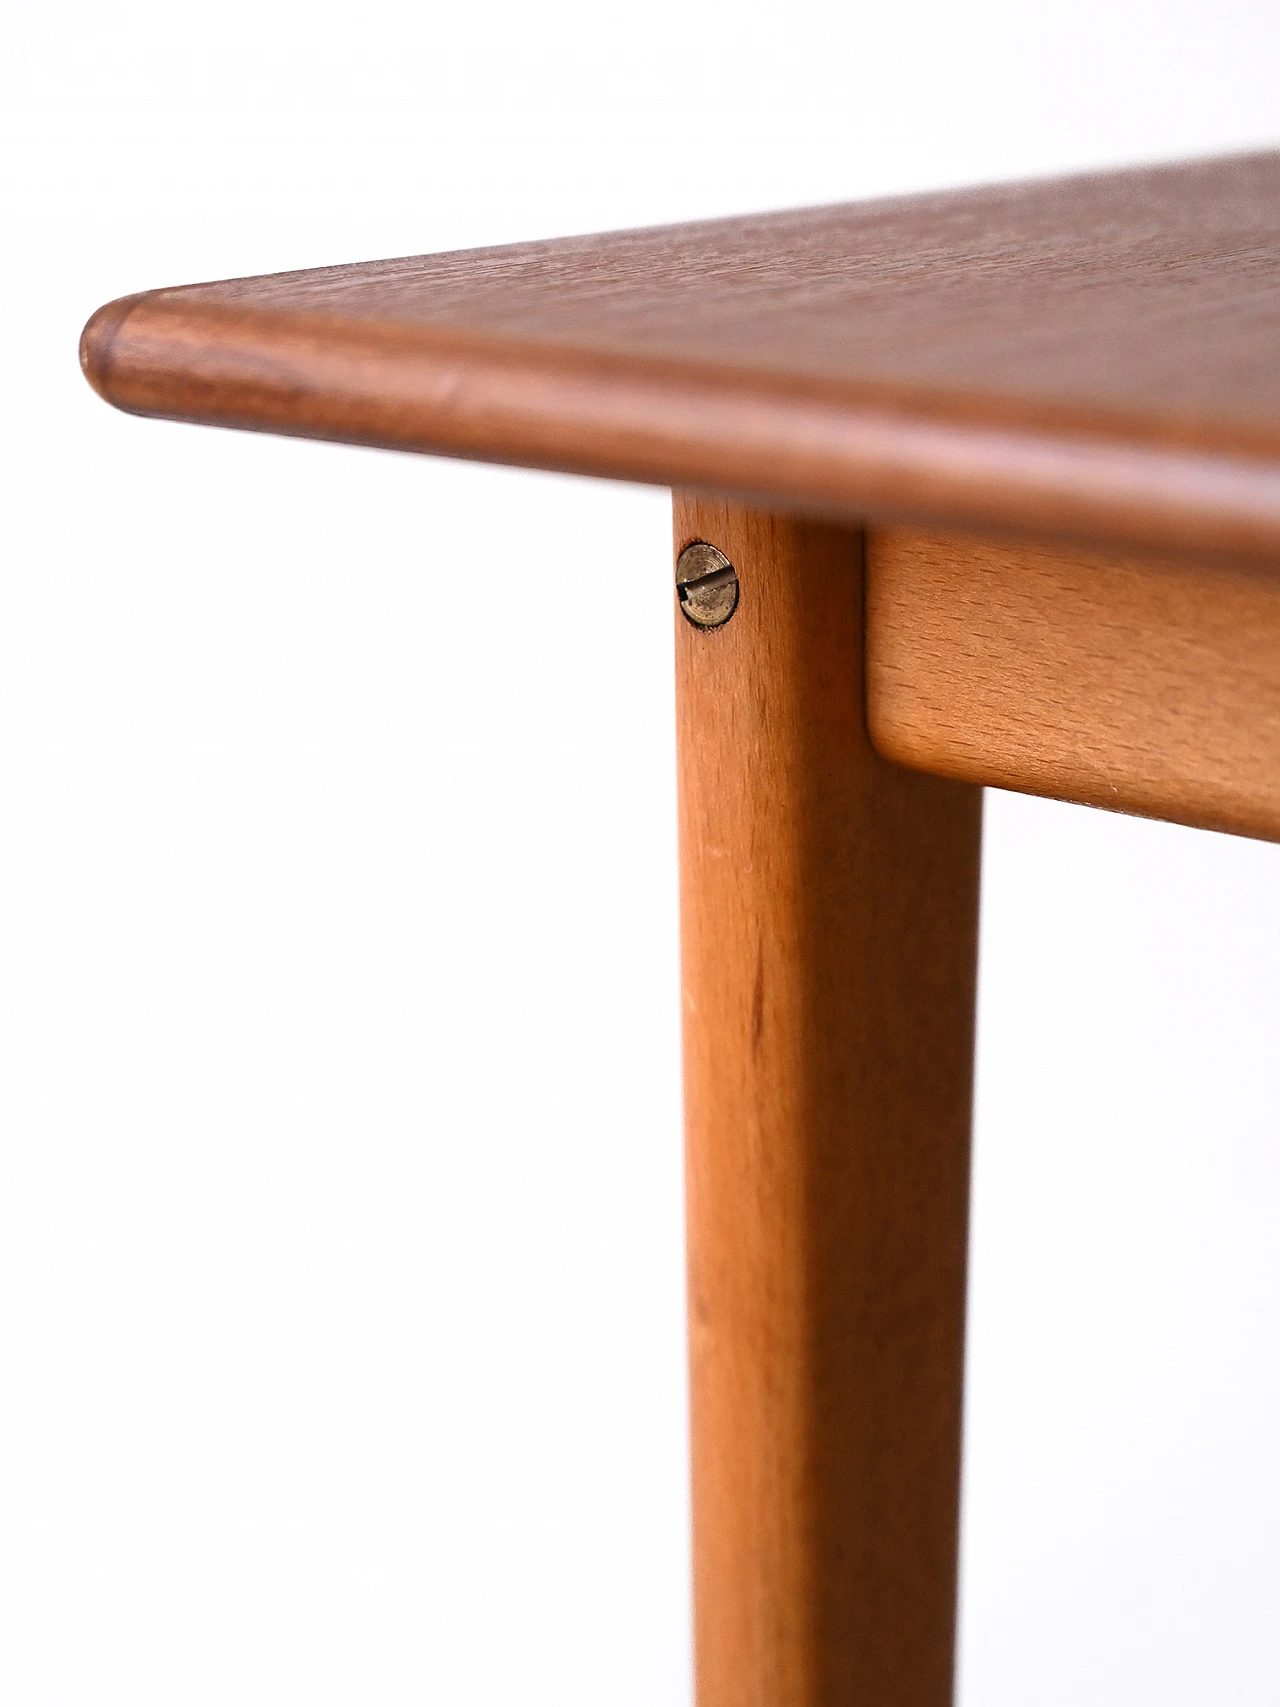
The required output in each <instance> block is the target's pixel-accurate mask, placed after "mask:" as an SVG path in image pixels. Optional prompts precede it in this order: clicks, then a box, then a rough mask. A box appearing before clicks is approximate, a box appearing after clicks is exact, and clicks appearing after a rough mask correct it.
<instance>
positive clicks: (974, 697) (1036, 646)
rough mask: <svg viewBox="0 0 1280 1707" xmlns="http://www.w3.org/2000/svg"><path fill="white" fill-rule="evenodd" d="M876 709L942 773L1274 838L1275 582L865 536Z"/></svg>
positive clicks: (910, 756) (937, 539)
mask: <svg viewBox="0 0 1280 1707" xmlns="http://www.w3.org/2000/svg"><path fill="white" fill-rule="evenodd" d="M867 716H868V722H869V724H870V729H871V736H872V739H873V741H874V742H875V744H876V747H877V748H878V750H879V751H880V752H881V753H883V754H884V755H885V756H886V757H887V758H890V759H894V760H896V761H897V762H898V763H899V764H903V765H910V766H912V767H913V768H915V769H917V770H923V771H929V772H931V773H933V774H934V775H936V776H950V777H957V778H960V779H962V780H963V781H965V782H976V783H990V784H994V785H996V786H998V787H1000V788H1012V789H1021V790H1023V791H1025V792H1027V793H1031V794H1048V795H1053V796H1054V797H1055V798H1057V799H1060V800H1075V801H1082V802H1084V803H1085V804H1087V805H1090V806H1103V807H1108V808H1110V809H1112V810H1115V811H1120V812H1131V813H1135V814H1136V815H1138V816H1139V817H1147V818H1167V819H1171V820H1172V821H1174V822H1175V823H1179V824H1194V825H1196V826H1198V827H1200V828H1203V829H1210V830H1231V831H1234V832H1236V833H1237V834H1239V835H1246V836H1257V837H1261V838H1264V839H1266V840H1271V841H1275V840H1280V574H1278V573H1277V572H1276V570H1275V569H1271V568H1261V567H1250V566H1244V565H1241V564H1239V563H1230V562H1217V563H1214V562H1209V563H1206V562H1188V561H1187V560H1186V559H1184V558H1168V557H1164V558H1162V557H1158V556H1150V555H1148V556H1142V557H1138V556H1133V555H1132V554H1124V553H1119V552H1114V551H1110V552H1108V551H1085V550H1081V549H1080V548H1078V547H1068V546H1052V545H1045V544H1041V543H1037V542H1034V541H1025V540H1024V541H1016V542H1011V541H1008V540H1000V541H990V540H976V539H967V538H963V537H956V536H951V537H946V536H942V535H935V534H928V533H917V532H905V531H897V532H894V531H881V532H873V533H871V534H870V535H869V536H868V538H867Z"/></svg>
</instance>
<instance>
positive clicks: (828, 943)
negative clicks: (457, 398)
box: [675, 497, 981, 1707]
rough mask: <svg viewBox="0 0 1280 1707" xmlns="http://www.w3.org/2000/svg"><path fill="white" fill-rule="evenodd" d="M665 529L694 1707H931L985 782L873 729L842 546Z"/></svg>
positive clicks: (752, 525) (701, 513)
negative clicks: (684, 570) (686, 572)
mask: <svg viewBox="0 0 1280 1707" xmlns="http://www.w3.org/2000/svg"><path fill="white" fill-rule="evenodd" d="M675 532H676V538H675V544H676V549H677V552H678V551H679V550H680V549H681V548H683V547H684V546H685V545H687V544H689V543H690V542H692V541H693V540H695V539H702V540H706V541H708V542H709V543H711V544H713V545H716V546H718V547H719V548H720V549H721V550H722V551H724V552H725V553H726V554H727V555H728V556H729V558H730V559H731V560H732V562H733V563H734V565H735V566H736V568H737V570H738V574H739V578H740V582H741V598H740V603H739V607H738V610H737V613H736V614H735V615H734V617H733V618H732V620H731V621H730V622H729V623H728V624H727V625H726V626H725V627H724V628H721V629H717V630H715V631H713V632H707V631H703V630H699V629H695V628H694V627H692V626H691V625H690V624H689V623H688V622H687V621H685V620H684V618H683V617H680V616H677V618H676V659H677V684H678V729H679V785H680V826H681V830H680V834H681V913H682V954H683V989H684V1051H685V1054H684V1060H685V1098H686V1134H687V1139H686V1141H687V1177H688V1227H689V1323H690V1359H691V1374H692V1431H693V1496H694V1556H695V1589H694V1601H695V1615H696V1649H697V1674H698V1700H699V1707H855V1704H857V1707H872V1704H874V1707H945V1704H946V1703H948V1702H949V1701H950V1699H951V1687H952V1649H953V1631H954V1619H955V1567H956V1515H957V1496H958V1478H959V1457H960V1416H961V1367H962V1341H963V1327H964V1287H965V1243H966V1206H967V1193H968V1153H969V1103H970V1075H971V1059H972V1045H973V999H974V976H975V952H976V936H977V900H978V864H979V842H980V800H981V796H980V793H979V791H978V790H976V789H972V788H968V787H965V786H963V785H961V784H957V783H954V782H947V781H938V780H935V779H933V778H928V777H922V776H917V775H914V774H912V772H910V771H907V770H902V769H899V768H897V767H895V766H892V765H888V764H886V763H884V762H883V760H881V759H880V758H878V757H877V755H876V754H875V753H874V752H873V751H872V749H871V747H870V745H869V743H868V740H867V736H866V730H865V726H864V718H863V710H862V687H861V659H862V633H861V629H862V619H861V610H862V599H861V543H860V539H859V536H858V535H857V534H856V533H854V532H852V531H848V530H845V529H842V528H836V527H830V526H824V525H821V524H818V523H813V522H803V521H791V520H787V519H784V518H782V517H778V516H772V515H768V514H763V513H760V512H756V511H752V510H748V509H744V508H741V507H738V506H735V505H731V504H728V503H725V502H716V501H706V500H702V501H700V500H697V499H694V498H689V497H684V498H678V499H677V503H676V527H675Z"/></svg>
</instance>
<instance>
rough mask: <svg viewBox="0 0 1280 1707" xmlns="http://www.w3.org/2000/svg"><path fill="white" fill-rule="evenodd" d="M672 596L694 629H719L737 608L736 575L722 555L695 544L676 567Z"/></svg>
mask: <svg viewBox="0 0 1280 1707" xmlns="http://www.w3.org/2000/svg"><path fill="white" fill-rule="evenodd" d="M676 592H677V593H678V595H679V597H680V609H681V610H682V611H683V612H684V614H685V616H686V617H687V618H688V619H689V621H690V622H691V623H693V625H694V627H695V628H723V627H724V625H725V623H726V622H728V620H729V618H730V617H731V616H732V615H733V613H734V611H736V610H737V608H738V571H737V570H736V569H735V568H734V566H733V564H732V563H730V561H729V559H728V558H727V557H726V556H725V554H724V552H723V551H717V550H716V548H715V546H714V545H708V544H706V542H705V541H704V540H700V539H699V540H695V541H694V543H693V544H692V545H686V546H685V548H684V550H683V551H682V552H681V553H680V556H679V559H678V561H677V563H676Z"/></svg>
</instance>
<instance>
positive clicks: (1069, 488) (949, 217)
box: [83, 154, 1280, 560]
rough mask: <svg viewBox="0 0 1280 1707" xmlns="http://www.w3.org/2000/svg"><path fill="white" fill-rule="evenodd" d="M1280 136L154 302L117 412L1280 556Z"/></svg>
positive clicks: (107, 353) (125, 339)
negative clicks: (1130, 165) (988, 184)
mask: <svg viewBox="0 0 1280 1707" xmlns="http://www.w3.org/2000/svg"><path fill="white" fill-rule="evenodd" d="M1278 324H1280V154H1261V155H1253V156H1243V157H1237V158H1234V159H1226V160H1213V161H1207V162H1198V163H1191V164H1184V165H1179V166H1170V167H1160V168H1151V169H1144V170H1137V171H1126V172H1119V173H1111V174H1102V175H1096V176H1085V177H1078V178H1069V179H1061V180H1056V181H1050V182H1041V183H1025V184H1014V185H1006V186H998V187H996V188H987V189H980V190H972V191H965V192H952V193H947V194H936V195H925V196H916V197H909V198H900V199H896V200H892V201H882V202H870V203H866V204H863V205H853V206H846V207H833V208H819V209H815V210H808V211H802V212H798V213H786V214H778V215H769V216H762V217H756V218H744V219H731V220H721V221H714V222H708V223H704V224H694V225H686V226H674V227H668V228H665V229H658V230H651V231H638V232H623V233H616V234H613V235H609V236H603V237H587V238H569V239H565V240H561V241H557V242H548V243H529V244H521V245H516V246H514V247H510V248H503V249H488V250H480V251H475V252H471V253H464V254H452V255H437V256H419V257H412V258H409V259H406V260H396V261H385V262H374V263H370V264H368V265H360V266H347V267H330V268H322V269H319V270H316V271H312V272H301V273H287V274H280V275H277V276H273V277H266V278H256V279H241V280H232V281H229V282H226V283H222V284H214V285H199V286H192V287H187V288H185V289H177V290H161V291H153V292H150V293H148V294H146V295H143V296H139V297H134V298H128V299H125V300H124V301H123V302H121V303H117V304H112V305H109V306H108V307H107V308H105V309H104V310H102V311H100V313H99V314H98V315H97V316H95V318H94V319H93V321H91V323H90V325H89V327H88V328H87V329H86V334H85V339H84V347H83V354H84V362H85V368H86V372H87V373H88V375H89V377H90V379H91V380H92V382H93V383H94V384H95V385H96V386H97V387H98V389H99V390H100V391H101V392H102V394H103V395H104V396H105V397H107V398H108V399H110V400H111V401H112V402H114V403H117V404H119V405H120V406H121V407H122V408H126V409H132V410H135V411H138V412H141V413H144V414H145V413H152V414H160V415H169V416H176V417H180V418H183V419H189V420H198V421H209V422H220V423H223V424H227V425H231V426H239V427H249V428H257V429H261V430H265V431H271V432H286V433H301V434H311V435H316V436H319V437H326V438H334V439H343V440H350V441H354V442H359V443H366V444H380V445H390V446H397V447H401V448H406V449H412V450H424V451H439V452H445V453H449V454H454V455H461V456H468V457H478V458H489V459H494V460H498V461H508V462H520V463H529V464H533V465H537V466H542V467H550V468H563V469H571V470H578V471H582V472H588V473H596V474H608V475H615V476H620V477H623V478H628V479H639V480H649V481H657V482H660V483H662V484H674V485H684V486H692V487H698V488H701V489H704V490H709V491H720V492H733V493H737V494H739V495H743V496H754V497H755V498H757V499H762V500H767V501H769V502H771V503H773V504H775V505H777V506H779V507H783V508H786V509H788V510H790V511H797V510H799V511H805V512H807V513H815V514H830V515H842V516H846V517H850V518H853V519H857V520H861V519H862V518H865V517H871V518H879V519H881V520H884V519H893V518H897V519H906V520H909V521H912V522H915V523H919V524H923V525H929V526H932V527H936V528H939V529H943V530H945V529H946V528H948V527H951V526H961V527H967V528H975V529H979V530H981V529H984V528H986V529H998V530H999V529H1012V530H1016V531H1018V532H1020V533H1023V534H1027V535H1034V536H1037V537H1055V538H1074V539H1079V540H1085V541H1092V542H1093V543H1095V544H1100V545H1110V546H1116V545H1125V544H1128V545H1138V546H1148V547H1157V548H1160V547H1163V548H1166V549H1168V550H1172V551H1178V552H1197V551H1204V552H1211V553H1218V554H1221V553H1230V554H1234V555H1237V556H1244V557H1250V556H1251V557H1253V558H1255V559H1259V560H1274V559H1275V558H1276V556H1277V554H1280V364H1278V363H1277V362H1276V361H1275V359H1274V349H1275V338H1276V329H1277V325H1278Z"/></svg>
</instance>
